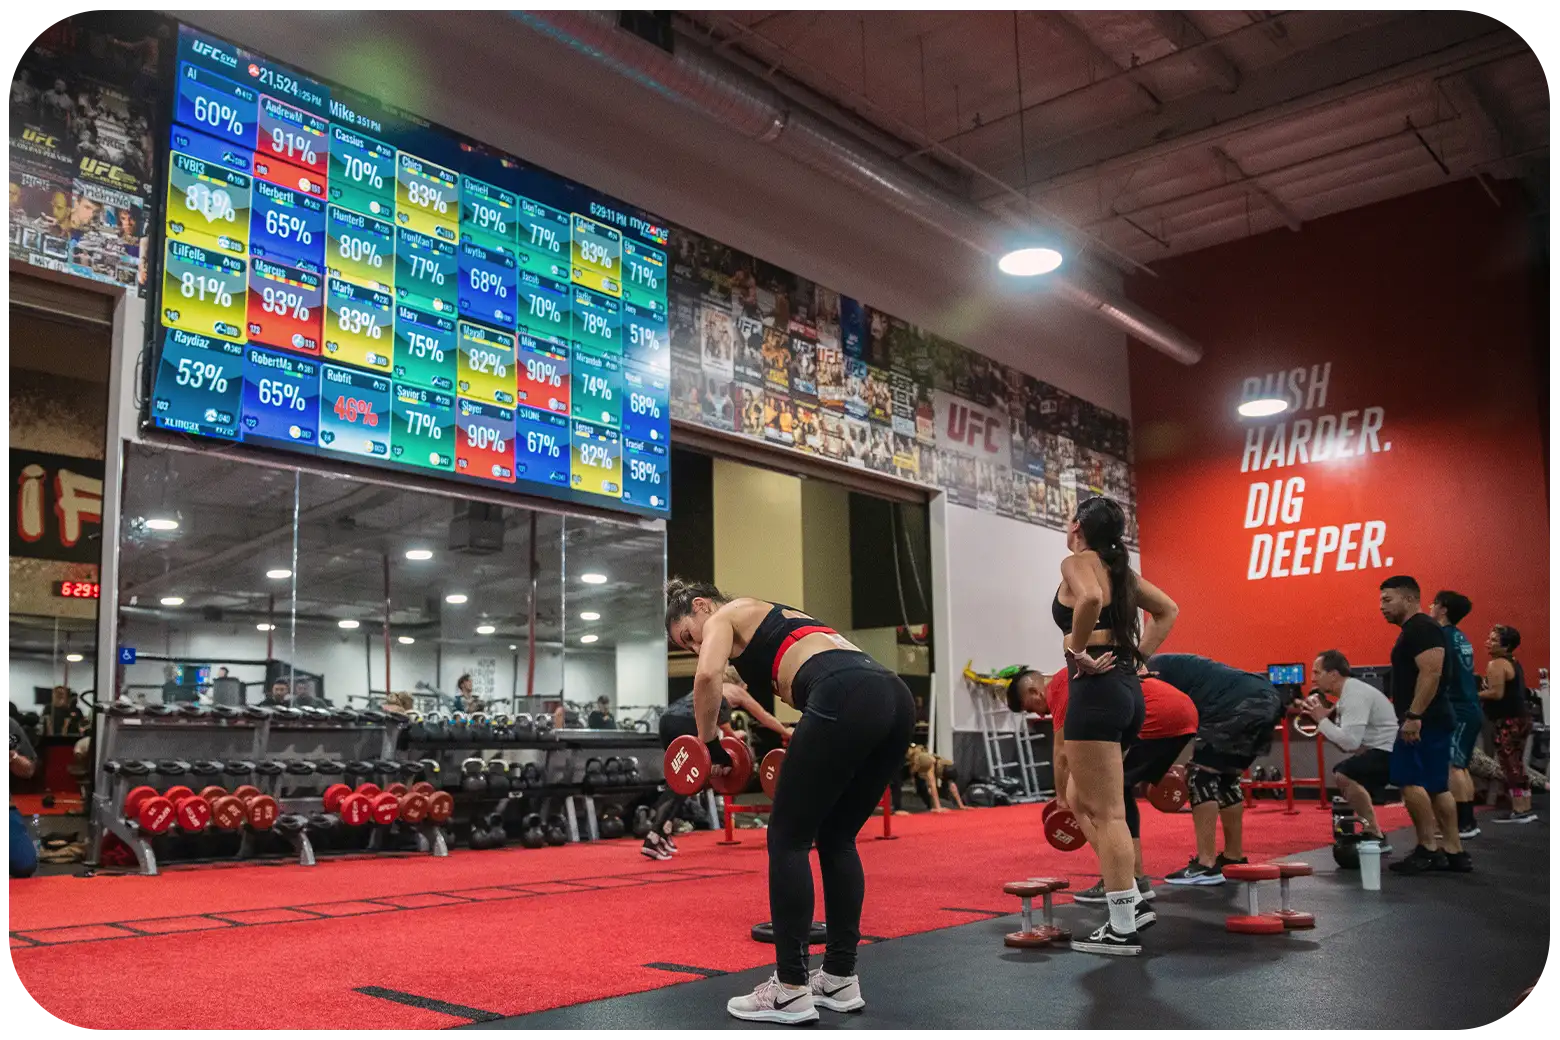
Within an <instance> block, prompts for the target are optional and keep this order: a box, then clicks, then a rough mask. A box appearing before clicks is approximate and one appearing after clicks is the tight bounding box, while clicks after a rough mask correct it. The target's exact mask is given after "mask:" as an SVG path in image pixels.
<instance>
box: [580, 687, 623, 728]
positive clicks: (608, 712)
mask: <svg viewBox="0 0 1560 1040" xmlns="http://www.w3.org/2000/svg"><path fill="white" fill-rule="evenodd" d="M585 728H586V729H614V728H616V724H615V723H614V722H613V721H612V701H611V699H610V698H608V697H607V696H606V695H605V694H603V695H602V696H600V697H597V698H596V706H595V707H594V708H592V709H591V711H590V715H589V716H588V717H587V718H586V720H585Z"/></svg>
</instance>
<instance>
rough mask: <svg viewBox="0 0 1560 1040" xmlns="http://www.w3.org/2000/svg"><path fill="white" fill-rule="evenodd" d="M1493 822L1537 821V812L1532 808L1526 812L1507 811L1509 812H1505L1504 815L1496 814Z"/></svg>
mask: <svg viewBox="0 0 1560 1040" xmlns="http://www.w3.org/2000/svg"><path fill="white" fill-rule="evenodd" d="M1494 822H1495V823H1537V822H1538V813H1536V812H1534V811H1533V810H1532V809H1529V810H1528V811H1527V812H1524V813H1519V812H1509V813H1506V814H1505V815H1504V816H1497V817H1495V820H1494Z"/></svg>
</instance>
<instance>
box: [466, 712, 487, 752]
mask: <svg viewBox="0 0 1560 1040" xmlns="http://www.w3.org/2000/svg"><path fill="white" fill-rule="evenodd" d="M470 731H471V739H472V740H475V741H476V742H477V743H479V744H481V743H483V742H485V741H488V740H492V739H493V722H492V720H491V719H489V718H488V717H487V716H486V715H484V714H482V713H481V712H478V713H477V714H475V715H473V716H471V720H470Z"/></svg>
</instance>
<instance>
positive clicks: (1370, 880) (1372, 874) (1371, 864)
mask: <svg viewBox="0 0 1560 1040" xmlns="http://www.w3.org/2000/svg"><path fill="white" fill-rule="evenodd" d="M1358 848H1359V856H1360V885H1361V886H1362V887H1363V888H1364V889H1365V891H1367V892H1380V891H1381V842H1379V841H1362V842H1360V843H1359V846H1358Z"/></svg>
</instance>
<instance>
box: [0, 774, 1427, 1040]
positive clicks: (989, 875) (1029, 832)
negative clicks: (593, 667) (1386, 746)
mask: <svg viewBox="0 0 1560 1040" xmlns="http://www.w3.org/2000/svg"><path fill="white" fill-rule="evenodd" d="M1270 804H1271V803H1259V805H1260V808H1259V809H1256V810H1252V811H1250V812H1248V813H1247V815H1246V852H1247V855H1248V857H1250V858H1251V859H1253V860H1261V859H1269V858H1272V857H1275V856H1281V855H1287V854H1289V853H1292V852H1297V851H1300V850H1303V849H1310V848H1316V847H1318V846H1322V845H1326V844H1329V843H1330V842H1331V840H1332V839H1331V816H1330V814H1328V813H1325V812H1321V811H1318V810H1317V809H1316V807H1315V805H1314V804H1310V805H1306V804H1302V806H1301V809H1300V812H1299V814H1298V815H1295V816H1285V815H1284V814H1283V812H1282V811H1281V809H1282V807H1281V806H1279V807H1278V808H1272V807H1270ZM1381 816H1382V819H1381V822H1382V824H1383V826H1386V827H1388V828H1391V827H1398V826H1402V825H1403V824H1404V823H1406V819H1407V818H1406V814H1404V812H1403V811H1402V809H1389V810H1385V811H1383V812H1382V813H1381ZM1039 824H1040V807H1039V806H1038V805H1024V806H1013V807H1010V808H1003V809H982V810H972V811H968V812H963V813H948V814H944V815H940V816H934V815H930V814H926V815H917V816H908V817H904V816H900V817H895V818H894V820H893V825H894V832H895V834H896V835H899V839H898V840H895V841H875V840H872V836H873V835H876V834H879V833H881V820H880V819H878V818H874V819H873V820H872V821H870V822H869V823H868V825H867V827H866V829H864V830H863V831H862V837H861V840H860V848H861V854H862V861H863V863H864V865H865V868H866V874H867V901H866V907H865V911H864V913H863V917H862V931H863V933H864V934H865V935H869V936H877V937H881V938H894V937H897V936H902V935H909V934H912V933H915V932H922V931H927V930H930V929H934V928H943V927H948V926H951V925H958V924H965V923H967V922H970V921H975V920H980V919H982V918H984V917H986V916H988V915H987V914H986V913H983V911H987V910H990V911H996V912H1003V913H1007V912H1012V911H1013V910H1014V909H1016V904H1015V901H1014V900H1012V899H1011V898H1010V897H1008V896H1005V895H1003V893H1002V890H1001V885H1002V883H1003V882H1005V881H1009V880H1013V879H1015V878H1022V877H1028V876H1031V875H1040V874H1065V875H1068V876H1070V877H1072V878H1073V879H1074V881H1073V883H1074V886H1075V887H1081V886H1083V885H1087V884H1092V883H1093V879H1094V877H1095V876H1096V875H1095V874H1094V873H1093V871H1094V862H1093V857H1092V855H1091V854H1089V853H1088V852H1080V853H1075V854H1064V853H1059V852H1056V851H1054V850H1052V849H1051V848H1050V847H1049V846H1047V845H1046V844H1045V843H1044V842H1043V841H1042V840H1041V839H1040V838H1039ZM738 836H739V837H741V838H742V840H743V844H742V845H741V846H738V847H735V848H722V847H720V846H718V845H717V844H716V840H717V838H718V837H720V835H718V834H716V833H710V832H700V833H695V834H689V835H685V836H683V837H682V838H680V839H679V845H680V846H681V849H682V852H681V854H680V855H678V856H677V857H676V858H675V859H674V860H672V861H670V862H664V863H657V862H652V861H650V860H647V859H645V858H644V857H642V856H640V855H639V853H638V843H637V842H633V841H628V840H624V841H615V842H602V843H598V844H594V845H589V844H581V845H570V846H565V847H562V848H546V849H536V850H531V849H523V848H518V847H512V848H508V849H503V850H496V851H491V852H470V851H466V850H463V849H457V850H455V851H454V852H453V853H452V855H450V856H449V857H448V858H446V859H442V860H441V859H433V858H431V857H423V856H412V857H406V858H385V859H374V858H366V857H365V858H353V859H326V860H324V861H322V862H321V863H320V865H319V866H316V867H312V868H304V867H298V866H295V865H294V866H274V865H264V866H260V865H256V866H239V867H224V868H204V869H185V870H170V871H168V872H166V873H164V874H163V875H162V876H160V877H155V878H146V877H140V876H120V877H111V876H99V877H96V878H76V877H70V876H55V877H43V878H32V879H28V880H23V881H12V882H11V885H10V905H11V955H12V959H13V961H14V963H15V966H16V970H17V973H18V975H19V976H20V978H21V981H22V984H23V985H24V986H26V988H27V990H28V991H29V992H30V993H31V994H32V995H33V997H34V999H36V1000H37V1001H38V1002H39V1003H40V1004H41V1005H42V1006H43V1007H44V1008H45V1009H47V1010H48V1011H50V1012H52V1013H53V1014H55V1015H57V1016H58V1017H60V1018H62V1019H64V1020H65V1021H67V1022H70V1023H73V1024H75V1025H79V1026H85V1027H89V1028H120V1029H141V1028H158V1027H161V1028H209V1029H234V1028H295V1029H311V1028H351V1029H374V1028H380V1029H386V1028H438V1027H443V1026H450V1025H458V1024H461V1023H462V1022H464V1021H469V1020H470V1019H471V1018H472V1017H473V1016H471V1015H463V1014H460V1013H459V1008H460V1007H465V1008H476V1009H481V1010H483V1011H487V1012H492V1013H496V1014H501V1015H518V1014H524V1013H526V1012H531V1011H539V1010H544V1009H546V1008H551V1007H558V1006H561V1005H565V1004H574V1003H579V1002H581V1001H587V1000H598V999H601V998H604V997H611V996H618V995H621V994H624V993H635V992H640V991H643V990H647V989H654V988H656V987H659V986H666V985H671V984H674V983H677V982H684V981H688V980H689V979H692V978H696V977H699V976H697V975H693V974H689V973H685V972H676V971H672V970H666V969H664V968H652V967H648V966H647V965H650V964H657V963H659V964H666V965H683V966H692V967H697V968H707V969H714V970H720V971H739V970H743V969H746V968H751V967H755V966H758V965H761V964H763V963H765V962H766V961H767V960H768V959H769V956H768V955H769V952H770V951H769V948H768V947H766V946H762V945H759V944H757V943H754V942H753V941H752V939H751V938H749V936H748V928H749V927H750V925H752V924H753V923H754V922H757V921H764V920H768V918H769V910H768V899H767V884H766V863H767V860H766V857H765V853H764V834H763V832H762V831H740V832H738ZM1143 837H1144V841H1143V845H1144V859H1145V866H1146V868H1147V870H1148V872H1149V874H1151V875H1154V876H1156V877H1161V876H1163V875H1164V874H1165V873H1166V872H1168V871H1171V870H1175V869H1176V868H1178V867H1180V866H1182V865H1183V864H1184V863H1185V862H1186V857H1187V856H1188V854H1189V852H1190V849H1191V846H1192V833H1191V816H1190V815H1189V814H1184V813H1183V814H1180V815H1177V816H1163V815H1160V814H1158V813H1155V812H1152V811H1146V812H1145V813H1144V816H1143ZM1010 904H1013V905H1010ZM817 906H818V908H819V911H818V914H817V916H820V917H821V916H822V906H823V901H822V896H821V891H820V895H819V897H818V902H817ZM994 955H995V951H994ZM223 976H229V977H231V978H233V979H235V980H242V982H241V983H240V984H235V985H233V986H232V987H231V988H229V989H227V990H224V989H223V988H222V987H220V986H213V985H211V980H212V979H214V978H221V977H223ZM88 979H92V980H105V979H121V980H123V986H124V988H123V989H122V990H120V991H119V992H118V994H117V995H115V996H112V997H108V998H105V992H106V990H105V987H104V985H103V984H102V983H101V982H95V983H92V984H88V983H87V982H86V981H85V980H88ZM147 979H150V980H158V981H157V983H156V984H154V985H146V984H144V983H142V982H140V981H138V980H147ZM179 979H184V980H188V983H189V984H190V985H191V986H192V987H194V991H195V992H197V993H200V994H202V995H201V996H200V997H199V998H198V999H178V998H176V997H175V996H174V995H173V994H174V993H175V992H176V988H175V987H174V986H172V985H170V983H171V981H172V980H179ZM367 987H380V988H382V989H386V990H395V991H398V992H400V993H405V994H413V995H415V996H416V997H421V998H426V999H427V1000H429V1001H433V1002H444V1004H447V1005H458V1006H459V1007H457V1008H454V1009H448V1008H447V1009H446V1010H443V1011H439V1010H431V1009H429V1008H426V1007H416V1006H408V1005H406V1004H403V1003H397V1002H395V1001H393V1000H389V999H385V998H383V997H380V996H374V995H370V994H365V993H361V992H357V991H358V990H359V989H361V988H367ZM108 992H111V991H108ZM223 992H227V993H230V994H231V996H230V998H228V999H221V998H220V997H217V996H215V994H220V993H223ZM255 994H264V999H256V997H255Z"/></svg>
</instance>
